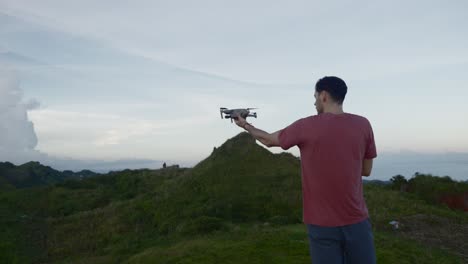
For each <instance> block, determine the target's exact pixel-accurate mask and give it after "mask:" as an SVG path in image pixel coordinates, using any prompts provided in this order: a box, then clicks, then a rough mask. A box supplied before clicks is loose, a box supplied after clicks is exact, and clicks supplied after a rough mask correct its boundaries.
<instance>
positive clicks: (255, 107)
mask: <svg viewBox="0 0 468 264" xmlns="http://www.w3.org/2000/svg"><path fill="white" fill-rule="evenodd" d="M246 109H247V110H254V109H258V108H256V107H254V108H246Z"/></svg>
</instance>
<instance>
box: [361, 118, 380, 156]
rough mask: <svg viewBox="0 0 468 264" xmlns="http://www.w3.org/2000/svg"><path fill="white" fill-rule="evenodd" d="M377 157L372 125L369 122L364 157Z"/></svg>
mask: <svg viewBox="0 0 468 264" xmlns="http://www.w3.org/2000/svg"><path fill="white" fill-rule="evenodd" d="M376 157H377V149H376V147H375V140H374V132H373V131H372V126H371V125H370V124H369V133H368V136H367V140H366V153H365V154H364V159H373V158H376Z"/></svg>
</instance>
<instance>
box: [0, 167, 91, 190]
mask: <svg viewBox="0 0 468 264" xmlns="http://www.w3.org/2000/svg"><path fill="white" fill-rule="evenodd" d="M96 175H97V173H94V172H92V171H89V170H83V171H80V172H73V171H63V172H60V171H57V170H54V169H52V168H51V167H49V166H44V165H42V164H40V163H39V162H34V161H31V162H28V163H25V164H22V165H19V166H16V165H14V164H12V163H10V162H0V189H12V188H28V187H33V186H44V185H48V184H54V183H59V182H62V181H65V180H67V179H73V178H82V177H91V176H96Z"/></svg>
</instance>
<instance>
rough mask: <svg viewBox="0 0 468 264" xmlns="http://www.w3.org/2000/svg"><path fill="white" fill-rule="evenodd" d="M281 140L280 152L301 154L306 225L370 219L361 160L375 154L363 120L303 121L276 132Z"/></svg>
mask: <svg viewBox="0 0 468 264" xmlns="http://www.w3.org/2000/svg"><path fill="white" fill-rule="evenodd" d="M279 142H280V146H281V148H283V149H284V150H287V149H289V148H290V147H292V146H298V147H299V149H300V152H301V170H302V194H303V220H304V223H306V224H314V225H320V226H343V225H349V224H354V223H358V222H360V221H363V220H364V219H366V218H367V217H368V211H367V206H366V203H365V201H364V196H363V191H362V177H361V173H362V162H363V159H373V158H375V157H377V152H376V147H375V142H374V134H373V131H372V127H371V125H370V123H369V121H368V120H367V119H366V118H364V117H362V116H358V115H353V114H348V113H344V114H332V113H323V114H320V115H315V116H310V117H306V118H302V119H299V120H298V121H296V122H294V123H293V124H291V125H290V126H288V127H286V128H284V129H283V130H282V131H281V132H280V134H279Z"/></svg>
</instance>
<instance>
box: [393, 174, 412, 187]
mask: <svg viewBox="0 0 468 264" xmlns="http://www.w3.org/2000/svg"><path fill="white" fill-rule="evenodd" d="M390 181H391V182H392V189H395V190H404V189H405V188H406V186H407V185H408V180H406V178H405V176H403V175H400V174H398V175H395V176H393V177H392V178H391V179H390Z"/></svg>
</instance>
